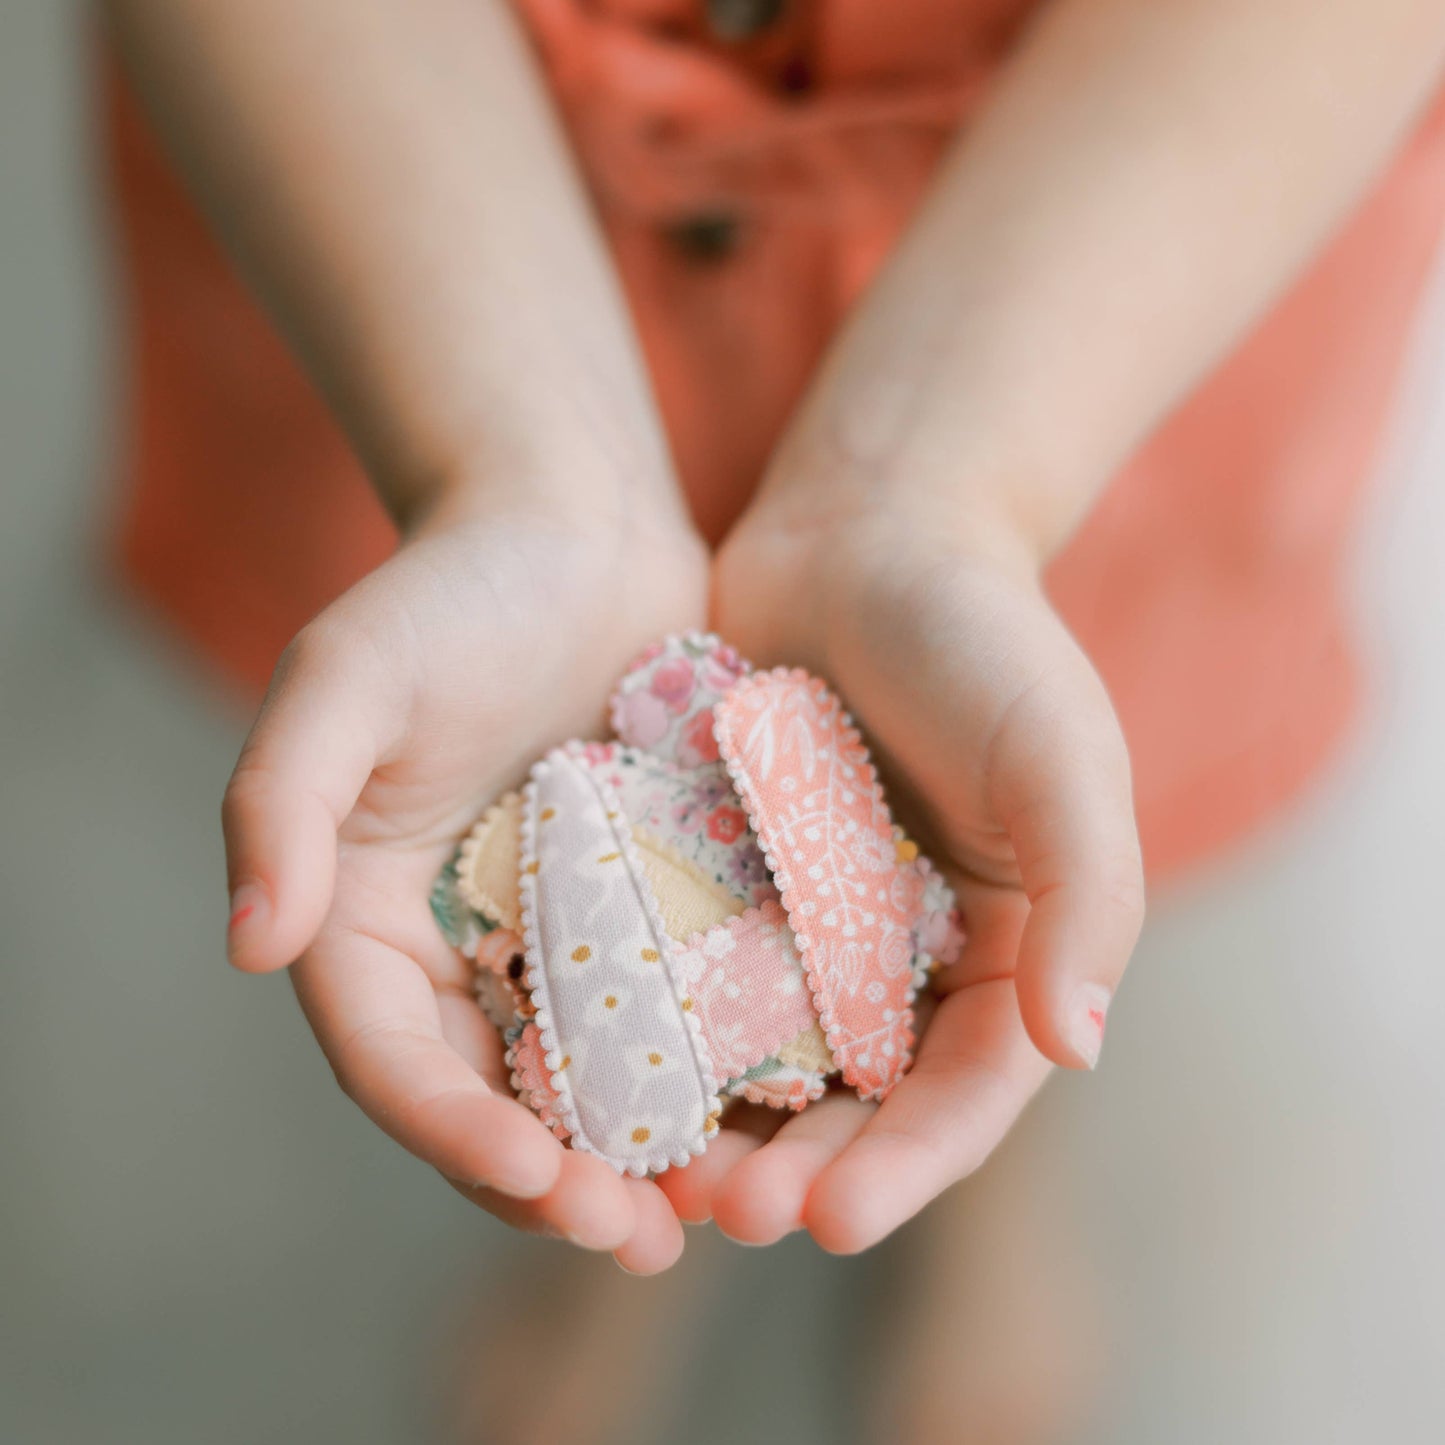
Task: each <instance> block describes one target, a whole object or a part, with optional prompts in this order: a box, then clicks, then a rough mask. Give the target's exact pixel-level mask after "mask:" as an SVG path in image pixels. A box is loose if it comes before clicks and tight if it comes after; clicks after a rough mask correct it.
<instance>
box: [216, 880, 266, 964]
mask: <svg viewBox="0 0 1445 1445" xmlns="http://www.w3.org/2000/svg"><path fill="white" fill-rule="evenodd" d="M265 908H266V894H265V893H264V892H263V891H262V889H261V887H260V886H259V885H258V884H255V883H242V884H241V885H240V886H239V887H238V888H237V889H236V891H235V892H234V893H233V894H231V919H230V922H229V923H227V925H226V951H227V952H228V953H230V954H232V955H234V953H235V946H236V940H237V938H238V936H239V935H240V933H241V930H242V929H245V928H254V927H255V926H256V923H257V922H258V921H259V919H260V918H261V916H262V914H263V913H264V911H265Z"/></svg>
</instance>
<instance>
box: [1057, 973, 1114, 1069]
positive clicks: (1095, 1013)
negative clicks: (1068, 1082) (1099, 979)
mask: <svg viewBox="0 0 1445 1445" xmlns="http://www.w3.org/2000/svg"><path fill="white" fill-rule="evenodd" d="M1112 1001H1113V995H1112V994H1111V993H1110V992H1109V990H1108V989H1106V988H1105V987H1104V986H1103V984H1100V983H1085V984H1080V986H1079V987H1078V988H1076V989H1075V990H1074V996H1073V997H1072V998H1071V999H1070V1000H1069V1018H1068V1026H1067V1032H1066V1041H1067V1043H1068V1045H1069V1047H1070V1048H1071V1049H1073V1051H1074V1052H1075V1053H1076V1054H1077V1055H1078V1056H1079V1057H1080V1058H1081V1059H1082V1060H1083V1061H1084V1063H1085V1064H1087V1065H1088V1067H1089V1068H1091V1069H1092V1068H1094V1067H1095V1066H1096V1065H1097V1064H1098V1062H1099V1052H1100V1050H1101V1049H1102V1048H1103V1047H1104V1024H1105V1021H1106V1020H1107V1019H1108V1016H1109V1004H1110V1003H1111V1002H1112Z"/></svg>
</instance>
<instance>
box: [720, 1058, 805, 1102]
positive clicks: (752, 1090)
mask: <svg viewBox="0 0 1445 1445" xmlns="http://www.w3.org/2000/svg"><path fill="white" fill-rule="evenodd" d="M759 1062H761V1060H759ZM754 1067H756V1065H754ZM827 1092H828V1080H827V1077H826V1076H825V1075H823V1074H817V1075H815V1076H814V1079H813V1082H812V1083H810V1084H807V1085H806V1086H805V1087H804V1090H803V1092H802V1093H801V1094H799V1095H797V1096H796V1097H795V1096H793V1095H791V1094H788V1095H785V1096H784V1097H783V1098H782V1099H779V1098H778V1097H777V1095H776V1094H770V1093H768V1092H767V1091H766V1090H765V1089H763V1088H762V1086H761V1085H759V1084H756V1083H754V1082H753V1081H752V1080H751V1079H743V1080H741V1081H740V1082H739V1083H737V1084H735V1085H734V1086H733V1091H732V1093H731V1094H730V1095H729V1097H730V1098H733V1099H745V1100H747V1102H748V1103H749V1104H761V1105H762V1106H763V1107H764V1108H765V1109H787V1110H788V1111H789V1112H790V1113H793V1114H801V1113H802V1112H803V1110H804V1109H806V1108H807V1107H808V1105H809V1104H816V1103H817V1102H818V1100H819V1099H821V1098H822V1097H823V1095H824V1094H826V1093H827Z"/></svg>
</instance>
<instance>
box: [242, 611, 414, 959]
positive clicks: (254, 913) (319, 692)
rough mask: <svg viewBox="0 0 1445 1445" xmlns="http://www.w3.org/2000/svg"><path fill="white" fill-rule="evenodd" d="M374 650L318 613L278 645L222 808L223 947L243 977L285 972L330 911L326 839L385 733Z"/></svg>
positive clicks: (387, 693) (386, 695) (331, 854)
mask: <svg viewBox="0 0 1445 1445" xmlns="http://www.w3.org/2000/svg"><path fill="white" fill-rule="evenodd" d="M379 671H380V662H379V659H377V657H376V654H375V652H374V650H372V649H371V648H369V647H357V646H355V645H354V642H349V641H348V634H347V632H346V631H345V630H344V629H343V628H341V627H339V626H338V625H337V624H335V623H328V622H327V621H326V620H325V618H324V617H323V618H321V619H318V620H317V621H316V622H313V623H311V624H310V625H309V626H308V627H306V628H305V629H304V630H303V631H302V632H301V633H299V634H298V635H297V637H296V639H295V640H294V641H293V642H292V643H291V645H290V646H289V647H288V648H287V649H286V652H285V653H284V655H283V656H282V659H281V662H280V664H279V665H278V667H277V669H276V674H275V676H274V677H273V678H272V681H271V687H270V690H269V691H268V692H267V695H266V700H265V702H264V703H263V704H262V706H261V711H260V714H259V716H258V717H257V719H256V722H255V724H254V726H253V727H252V729H251V733H250V736H249V737H248V738H247V739H246V743H245V746H244V747H243V748H242V749H241V756H240V760H239V761H238V762H237V764H236V769H235V771H234V772H233V773H232V774H231V780H230V783H229V784H228V785H227V788H226V795H225V798H224V800H223V802H222V805H221V825H222V830H223V832H224V834H225V840H226V871H227V877H228V881H229V886H230V892H231V910H230V921H229V924H228V927H227V935H226V947H227V954H228V956H229V957H230V960H231V962H232V963H233V964H234V965H235V966H236V967H237V968H240V969H243V970H245V971H246V972H249V973H261V972H266V971H269V970H271V969H276V968H284V967H285V966H286V965H288V964H290V963H291V962H292V961H293V960H295V959H296V958H297V957H299V956H300V954H301V953H302V951H303V950H304V949H305V948H306V946H307V945H308V944H309V943H310V942H311V940H312V939H313V938H314V937H315V935H316V932H317V930H318V929H319V928H320V926H321V923H322V920H323V919H324V918H325V917H326V914H327V911H328V910H329V908H330V906H331V897H332V892H333V889H334V887H335V881H336V836H337V830H338V829H339V828H340V826H341V824H342V823H343V822H344V821H345V819H346V817H347V815H348V814H349V813H350V812H351V810H352V808H353V807H354V806H355V804H356V800H357V798H358V797H359V796H360V793H361V790H362V788H364V787H365V786H366V782H367V779H368V778H369V777H370V776H371V772H372V769H373V768H374V767H375V766H376V762H377V758H378V757H379V756H380V755H381V753H382V751H383V745H384V742H385V740H386V738H387V736H388V735H389V733H390V732H391V731H392V729H391V728H390V726H389V723H390V719H388V718H387V717H386V716H384V715H383V714H384V713H389V712H390V711H391V710H392V708H393V707H394V703H391V702H389V701H387V700H388V699H391V698H394V697H395V689H394V687H389V686H387V685H386V684H385V682H384V680H383V679H381V678H379V677H377V676H374V674H375V673H377V672H379Z"/></svg>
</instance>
